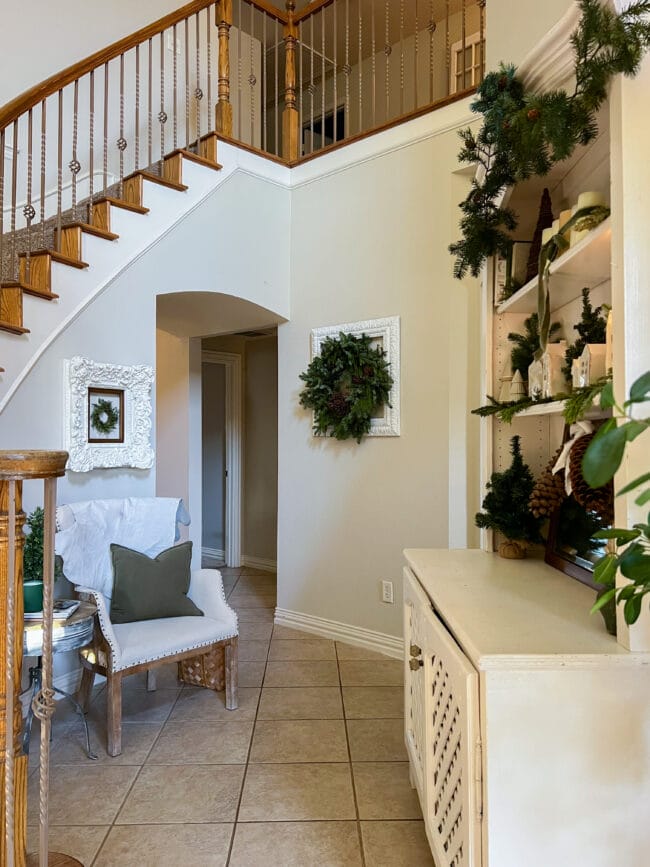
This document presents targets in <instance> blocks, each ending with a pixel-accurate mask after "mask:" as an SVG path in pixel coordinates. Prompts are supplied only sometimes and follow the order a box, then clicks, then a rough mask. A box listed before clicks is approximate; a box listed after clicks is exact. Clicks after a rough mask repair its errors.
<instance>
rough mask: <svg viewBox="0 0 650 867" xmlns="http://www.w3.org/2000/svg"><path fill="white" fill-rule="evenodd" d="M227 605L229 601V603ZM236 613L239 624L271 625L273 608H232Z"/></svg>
mask: <svg viewBox="0 0 650 867" xmlns="http://www.w3.org/2000/svg"><path fill="white" fill-rule="evenodd" d="M229 604H231V603H230V601H229ZM232 607H233V608H234V609H235V611H236V612H237V619H238V620H239V622H240V623H273V617H274V614H275V610H274V609H273V608H243V607H241V606H240V607H237V606H235V605H233V606H232Z"/></svg>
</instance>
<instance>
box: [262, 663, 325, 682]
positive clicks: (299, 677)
mask: <svg viewBox="0 0 650 867" xmlns="http://www.w3.org/2000/svg"><path fill="white" fill-rule="evenodd" d="M338 683H339V673H338V668H337V665H336V662H333V661H328V660H309V661H302V660H300V661H287V662H280V661H277V662H268V663H267V664H266V677H265V678H264V686H338Z"/></svg>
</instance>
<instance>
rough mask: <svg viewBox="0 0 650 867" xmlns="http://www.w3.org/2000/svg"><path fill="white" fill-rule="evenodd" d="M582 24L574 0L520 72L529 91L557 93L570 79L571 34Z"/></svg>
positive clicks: (572, 60) (535, 48)
mask: <svg viewBox="0 0 650 867" xmlns="http://www.w3.org/2000/svg"><path fill="white" fill-rule="evenodd" d="M620 2H621V3H625V2H628V0H620ZM579 23H580V7H579V6H578V4H577V3H576V2H575V0H573V2H572V3H571V5H570V7H569V8H568V9H567V11H566V12H565V14H564V15H563V16H562V18H560V20H559V21H558V22H557V23H556V24H555V25H554V26H553V27H551V29H550V30H549V31H548V33H547V34H546V36H544V38H543V39H542V40H541V41H540V42H539V43H538V44H537V45H536V46H535V47H534V48H533V49H532V51H530V52H529V53H528V54H527V55H526V57H525V59H524V60H523V62H522V63H521V64H520V65H519V68H518V70H517V73H518V76H519V78H521V80H522V81H523V83H524V84H525V85H526V88H527V89H529V90H554V89H555V88H558V87H560V85H562V84H564V83H565V82H566V81H567V80H568V79H570V78H571V76H572V75H573V70H574V57H573V47H572V45H571V34H572V33H573V31H574V30H575V29H576V27H577V26H578V24H579Z"/></svg>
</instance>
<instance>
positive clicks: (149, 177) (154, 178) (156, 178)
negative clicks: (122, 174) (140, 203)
mask: <svg viewBox="0 0 650 867" xmlns="http://www.w3.org/2000/svg"><path fill="white" fill-rule="evenodd" d="M136 177H142V178H144V180H145V181H151V183H153V184H160V186H162V187H169V189H170V190H177V191H178V192H179V193H184V192H185V190H187V188H188V187H187V184H177V183H176V181H168V180H167V178H161V177H160V175H153V174H151V172H143V171H139V172H133V174H132V175H129V177H128V178H124V180H125V181H128V180H129V178H136Z"/></svg>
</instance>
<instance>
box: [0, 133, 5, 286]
mask: <svg viewBox="0 0 650 867" xmlns="http://www.w3.org/2000/svg"><path fill="white" fill-rule="evenodd" d="M4 210H5V131H4V130H0V283H2V281H3V280H4V275H5V260H4V221H5V219H4Z"/></svg>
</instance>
